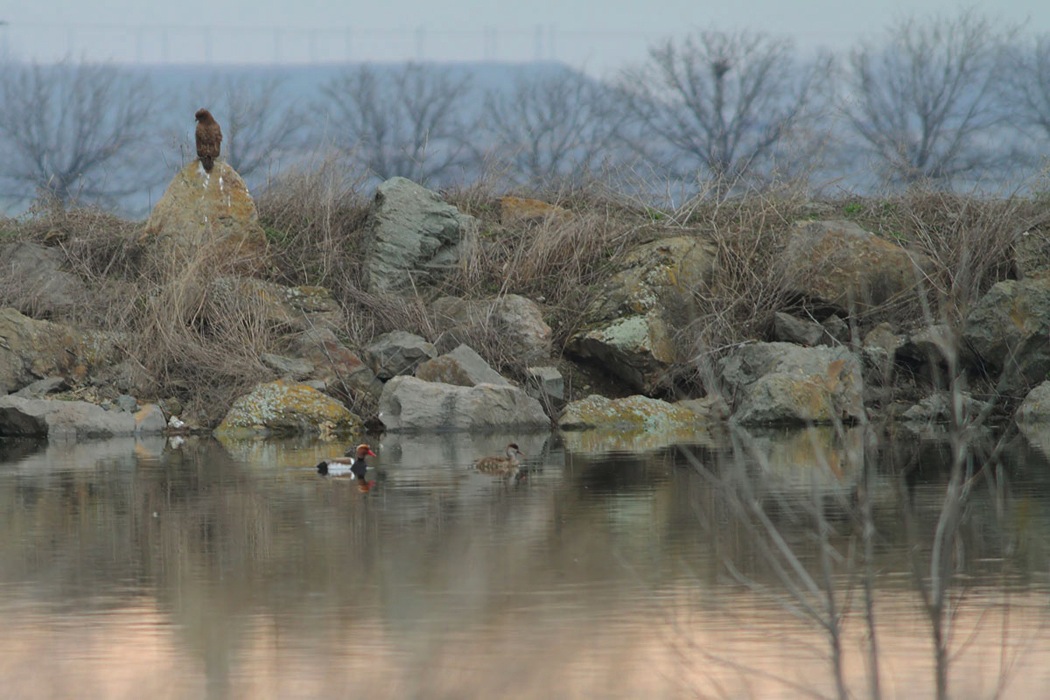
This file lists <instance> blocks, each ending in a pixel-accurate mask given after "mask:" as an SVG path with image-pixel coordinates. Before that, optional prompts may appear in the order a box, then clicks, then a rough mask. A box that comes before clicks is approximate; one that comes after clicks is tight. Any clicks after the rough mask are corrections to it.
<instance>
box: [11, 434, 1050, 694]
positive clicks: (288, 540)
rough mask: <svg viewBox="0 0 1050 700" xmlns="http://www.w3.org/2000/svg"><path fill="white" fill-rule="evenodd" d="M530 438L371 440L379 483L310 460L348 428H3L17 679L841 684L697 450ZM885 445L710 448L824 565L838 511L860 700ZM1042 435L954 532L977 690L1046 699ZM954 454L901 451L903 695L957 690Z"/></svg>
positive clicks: (885, 525)
mask: <svg viewBox="0 0 1050 700" xmlns="http://www.w3.org/2000/svg"><path fill="white" fill-rule="evenodd" d="M515 437H516V439H517V441H518V442H519V444H521V446H522V449H523V450H524V451H525V452H526V453H527V454H528V455H529V460H528V465H529V471H528V473H527V476H526V477H525V478H524V479H523V480H521V481H518V482H504V481H500V480H494V479H493V478H491V477H487V476H484V475H481V474H477V473H474V472H472V471H471V470H470V469H469V468H468V465H469V464H470V463H471V461H472V460H473V459H475V458H476V457H478V456H481V455H484V454H495V453H498V452H499V451H500V450H501V448H502V445H503V442H505V438H503V437H498V438H488V437H477V436H458V437H453V436H426V437H399V436H385V437H383V438H376V439H375V440H374V441H373V443H372V444H373V448H374V449H375V451H376V452H377V453H378V457H377V458H375V459H372V460H370V462H371V465H372V467H373V469H372V478H374V479H375V481H376V484H375V486H374V487H373V488H372V490H371V491H369V492H367V493H362V492H361V491H360V490H359V489H358V488H357V485H356V483H354V482H345V481H338V480H333V479H326V478H322V477H319V476H318V475H317V474H316V473H315V472H314V471H313V465H314V464H316V463H317V461H319V460H320V459H321V458H323V457H327V456H336V455H339V454H341V453H342V450H343V449H344V447H345V446H344V445H340V444H338V443H326V442H246V443H230V444H220V443H219V442H216V441H213V440H210V439H209V440H203V439H201V440H198V439H191V440H188V441H186V442H185V443H183V444H182V445H179V446H174V445H173V444H171V443H170V442H167V441H165V440H162V439H157V440H153V441H150V440H145V441H131V440H112V441H105V442H95V443H81V444H70V445H64V444H47V443H44V444H35V443H25V442H0V629H2V630H3V631H2V632H0V688H2V689H3V690H2V691H0V695H3V696H4V697H19V698H57V697H62V698H65V697H84V698H89V697H90V698H95V697H105V698H143V697H150V698H200V697H214V698H327V697H348V696H354V697H396V698H467V697H515V698H545V699H546V698H593V697H607V698H639V697H648V698H679V697H682V698H686V697H727V698H748V697H754V698H770V697H785V698H792V697H806V696H809V695H816V696H832V695H833V693H834V687H835V686H834V683H833V678H832V675H831V673H830V671H829V664H828V644H827V638H826V636H825V635H824V634H823V633H822V631H821V630H820V628H819V627H818V626H817V625H816V624H815V623H814V621H813V620H812V619H810V618H808V617H807V616H806V615H805V614H802V613H799V610H800V598H799V596H798V595H792V592H791V588H790V587H789V585H788V583H789V581H790V580H794V579H791V576H790V574H785V573H784V571H783V570H782V569H781V568H778V566H777V565H775V563H774V562H772V561H771V560H770V558H769V553H768V551H767V550H766V549H764V548H763V546H761V545H760V544H759V543H758V542H757V540H756V537H755V531H754V530H753V528H751V529H749V527H748V526H746V525H745V524H744V520H742V518H741V517H740V514H739V513H738V512H736V511H734V509H733V508H732V507H731V504H730V503H729V501H727V499H726V497H725V492H723V491H722V490H720V488H718V486H717V484H716V483H715V482H713V481H712V480H711V479H710V478H708V477H705V476H704V475H702V474H700V473H698V472H697V470H696V469H694V468H693V466H692V465H691V464H690V462H689V461H688V460H686V459H685V458H684V457H683V455H682V453H681V451H680V449H678V447H677V446H675V445H671V444H661V441H660V440H659V439H654V440H651V441H649V442H646V441H644V440H631V441H629V444H630V446H631V448H632V451H625V450H624V449H623V448H624V445H622V444H618V442H624V441H622V440H621V441H617V440H616V439H608V440H603V439H602V438H601V437H596V436H594V435H591V436H572V437H569V438H567V439H566V440H567V441H566V442H565V443H564V444H563V443H562V442H561V440H560V439H559V438H557V437H555V436H548V435H538V436H532V437H527V436H515ZM863 444H864V440H863V438H862V436H860V435H859V434H854V435H848V436H847V437H846V438H844V439H836V438H835V437H834V436H832V435H830V434H823V433H819V432H812V431H811V432H808V433H807V432H799V433H780V434H769V435H743V436H736V439H735V440H720V441H718V442H717V443H715V442H711V441H709V440H706V439H705V440H698V441H694V443H693V444H689V445H686V449H688V450H689V452H690V454H693V455H695V456H697V457H698V458H699V459H700V462H701V464H703V465H704V468H705V469H710V470H711V471H710V474H717V475H724V474H727V473H729V472H732V471H733V470H736V472H738V473H739V474H740V475H742V477H741V478H745V479H747V480H748V483H749V484H750V486H749V488H750V489H751V490H750V491H749V493H750V494H751V495H752V496H753V497H754V500H755V502H760V503H762V504H763V508H764V512H766V513H767V514H768V516H769V521H768V522H769V523H770V526H771V527H773V528H775V529H776V531H777V532H778V533H779V535H780V537H781V541H782V542H783V544H784V546H785V547H787V548H790V549H791V551H793V552H795V553H796V554H797V556H798V562H799V565H800V566H801V567H803V568H804V569H806V570H809V571H811V572H818V571H819V569H820V567H819V566H817V563H818V560H819V558H818V557H817V556H816V552H817V551H818V548H817V547H816V546H815V545H814V542H815V541H816V538H815V537H814V527H813V519H812V518H808V517H806V516H805V515H804V513H806V512H809V511H806V510H805V509H804V508H798V507H797V506H798V504H811V503H813V502H814V500H817V501H819V502H820V503H821V504H822V506H821V507H822V512H823V513H824V514H825V516H826V520H825V522H826V523H827V526H828V528H830V530H829V531H830V532H831V535H830V540H829V541H830V542H831V544H832V545H833V546H834V547H835V549H836V551H837V552H839V553H840V554H841V559H840V560H837V561H835V562H834V570H833V576H832V582H833V585H834V587H835V590H836V592H837V596H838V600H839V602H840V604H841V605H842V606H843V607H844V608H845V615H846V617H845V625H844V644H843V648H844V655H845V660H846V661H845V663H846V677H847V682H848V685H849V687H850V689H851V691H852V692H853V693H855V695H856V696H858V697H864V696H866V694H867V692H868V686H867V680H866V678H867V676H866V665H865V664H866V656H865V640H866V638H867V637H866V629H865V627H864V625H863V618H862V616H863V609H862V605H861V592H862V589H861V586H860V580H859V579H860V574H861V571H862V567H861V565H860V563H859V551H858V547H859V545H858V540H857V539H856V537H855V536H854V535H855V534H856V533H855V531H854V526H853V524H852V521H851V520H850V519H849V517H847V516H846V515H845V512H846V510H847V507H846V506H844V505H842V504H848V503H849V502H850V494H851V493H852V491H853V486H854V484H855V476H856V471H857V470H856V467H855V464H856V462H857V457H858V454H859V452H860V447H861V446H862V445H863ZM1044 445H1046V446H1050V436H1042V435H1039V434H1032V435H1027V436H1018V437H1016V438H1014V439H1013V440H1012V441H1011V442H1010V445H1009V447H1008V449H1007V450H1006V451H1005V452H1004V454H1005V455H1006V457H1005V459H1004V460H1003V463H1002V464H1001V465H1000V468H999V471H998V476H997V477H996V478H995V479H990V478H988V479H986V478H983V477H978V478H976V479H975V480H974V488H973V491H972V495H971V497H970V499H969V501H968V503H967V508H966V511H965V517H964V520H963V523H962V525H961V528H960V537H959V542H958V545H957V546H956V548H955V566H956V572H957V573H956V576H955V578H954V582H955V583H954V586H953V588H952V601H953V602H954V603H955V607H954V608H953V613H952V617H951V632H952V636H951V647H952V651H953V654H954V656H953V662H952V666H951V669H950V688H951V689H952V695H953V697H964V698H977V697H992V696H993V695H995V693H996V692H1001V696H1002V697H1011V698H1013V697H1016V698H1033V697H1048V696H1050V690H1047V689H1048V688H1050V595H1048V594H1050V585H1048V571H1050V556H1048V554H1050V545H1048V541H1050V540H1048V535H1050V464H1048V462H1047V458H1046V456H1045V455H1044V453H1043V449H1044ZM946 455H947V448H946V446H945V445H944V444H943V443H940V442H937V441H936V440H922V441H920V440H918V439H915V438H909V439H902V440H900V441H899V443H894V444H893V445H890V446H889V447H888V448H887V449H885V450H883V451H882V452H881V453H880V454H879V460H880V468H879V476H878V479H877V482H876V490H877V493H876V497H875V503H876V508H875V521H876V527H877V531H878V535H877V539H876V548H875V567H874V569H875V576H876V578H875V584H876V593H875V599H876V605H875V609H876V616H877V619H878V641H879V644H880V650H881V674H880V678H881V681H882V689H883V694H884V696H885V697H893V698H921V697H930V696H932V694H933V671H932V667H933V656H932V650H931V649H932V647H931V641H930V627H929V624H928V618H927V617H926V616H925V613H924V611H923V606H922V603H921V597H920V595H919V593H918V592H917V585H916V582H917V581H919V580H920V579H918V578H916V575H915V571H916V568H915V562H917V561H918V562H920V563H921V562H922V561H923V559H922V557H923V552H924V551H925V550H927V549H928V547H929V542H930V538H932V535H933V532H934V529H935V527H936V522H937V514H938V512H939V506H940V503H941V499H942V498H943V495H944V486H945V483H946V479H947V473H946V471H945V464H946V459H947V458H946ZM901 472H907V473H908V478H907V479H904V478H901V477H899V474H900V473H901ZM905 501H906V502H907V503H906V504H905V503H903V502H905ZM905 509H908V510H907V513H908V517H904V511H905ZM907 522H912V523H914V527H912V528H910V529H909V528H908V527H906V523H907ZM919 570H920V571H922V567H921V565H920V567H919ZM926 570H927V571H928V564H927V566H926ZM807 600H810V602H812V598H807Z"/></svg>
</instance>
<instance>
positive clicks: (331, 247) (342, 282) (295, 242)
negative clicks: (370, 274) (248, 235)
mask: <svg viewBox="0 0 1050 700" xmlns="http://www.w3.org/2000/svg"><path fill="white" fill-rule="evenodd" d="M369 204H370V201H369V199H368V198H366V197H365V196H364V195H363V194H361V191H360V183H359V182H355V181H350V180H347V178H346V177H345V175H344V174H343V172H342V170H341V169H340V167H339V164H338V162H337V161H334V160H327V161H323V162H321V163H320V165H318V166H317V167H316V168H314V169H307V170H293V171H290V172H287V173H285V174H284V175H283V176H282V177H281V178H280V179H278V180H277V181H276V182H274V183H272V184H271V185H270V186H269V187H268V188H267V189H266V191H265V192H264V193H263V194H262V196H261V197H259V200H258V208H259V220H260V222H261V223H262V225H263V227H264V228H265V229H266V232H267V236H268V238H269V240H270V245H271V247H272V249H273V252H274V260H275V264H276V266H277V275H278V278H277V279H276V280H275V281H277V282H280V283H282V284H289V285H300V284H315V285H322V286H326V287H329V289H330V290H331V291H332V292H333V294H334V295H335V296H336V297H339V296H340V291H341V290H342V289H343V288H345V287H348V286H358V287H359V286H360V280H361V267H360V264H359V261H360V260H361V257H362V255H361V251H362V232H363V231H362V225H363V224H364V222H365V218H366V217H367V215H368V206H369Z"/></svg>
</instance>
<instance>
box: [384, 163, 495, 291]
mask: <svg viewBox="0 0 1050 700" xmlns="http://www.w3.org/2000/svg"><path fill="white" fill-rule="evenodd" d="M366 228H367V229H368V231H369V234H370V235H369V239H368V244H367V246H366V252H365V263H364V270H365V274H366V276H367V287H368V291H369V292H372V293H373V294H378V293H384V292H401V291H405V292H410V291H412V290H413V289H414V288H419V287H421V286H427V285H429V284H431V283H433V282H435V281H437V280H438V279H440V278H441V277H442V276H443V275H444V274H445V273H446V272H448V271H449V269H451V268H454V267H455V266H456V265H457V264H459V260H460V255H461V254H462V252H463V250H465V249H466V248H467V247H469V246H470V245H472V244H473V241H474V239H475V237H476V230H477V222H476V220H475V219H474V217H472V216H468V215H466V214H463V213H461V212H460V211H459V209H457V208H456V207H454V206H452V205H451V204H449V203H447V202H446V201H444V200H443V199H442V198H441V196H440V195H438V194H437V193H436V192H432V191H430V190H428V189H426V188H425V187H422V186H421V185H417V184H416V183H414V182H412V181H411V180H408V179H406V178H403V177H394V178H391V179H389V180H387V181H386V182H384V183H382V184H381V185H379V187H378V189H377V190H376V196H375V203H374V205H373V207H372V210H371V212H370V213H369V216H368V221H367V223H366Z"/></svg>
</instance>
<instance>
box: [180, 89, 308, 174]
mask: <svg viewBox="0 0 1050 700" xmlns="http://www.w3.org/2000/svg"><path fill="white" fill-rule="evenodd" d="M205 94H206V95H207V100H206V104H201V105H199V106H208V107H209V108H210V109H211V110H212V111H214V112H215V113H216V114H217V115H219V116H220V118H221V120H222V133H223V153H224V155H225V158H226V162H227V163H229V164H230V166H231V167H232V168H233V169H234V170H236V171H237V172H238V173H239V174H240V175H241V177H243V178H244V179H246V180H247V179H249V178H251V177H252V176H253V175H256V174H259V173H261V172H264V171H266V170H268V169H269V168H271V167H272V166H274V164H276V163H277V162H278V161H280V159H281V158H282V157H286V156H289V155H291V154H292V153H293V152H294V151H295V150H296V148H297V147H298V146H300V145H301V144H300V143H299V142H298V138H299V136H300V135H301V134H302V132H303V130H304V123H305V122H304V119H305V115H304V114H301V113H300V112H299V111H298V110H296V109H295V108H294V107H293V106H290V105H288V104H286V103H283V93H282V81H281V80H280V79H278V78H264V77H260V78H258V79H255V78H253V77H251V76H250V75H245V76H240V77H233V76H230V77H227V78H225V79H222V80H216V81H214V82H213V83H212V85H211V87H210V88H209V89H208V90H207V91H206V93H205Z"/></svg>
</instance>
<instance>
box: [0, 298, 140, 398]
mask: <svg viewBox="0 0 1050 700" xmlns="http://www.w3.org/2000/svg"><path fill="white" fill-rule="evenodd" d="M119 355H120V351H119V349H118V347H117V344H116V342H115V336H113V335H111V334H107V333H103V332H98V331H78V330H74V329H73V328H70V327H69V326H65V325H63V324H59V323H52V322H50V321H37V320H35V319H32V318H29V317H28V316H23V315H22V314H20V313H18V312H17V311H15V310H14V309H12V308H4V309H0V393H9V392H14V391H18V390H19V389H21V388H22V387H24V386H27V385H29V384H31V383H33V382H35V381H37V380H38V379H43V378H45V377H56V376H60V377H66V378H68V379H71V380H81V379H84V378H85V377H86V376H88V374H89V373H91V372H93V371H95V370H97V369H99V368H102V367H106V366H109V365H110V364H112V363H114V362H116V361H117V358H118V357H119Z"/></svg>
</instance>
